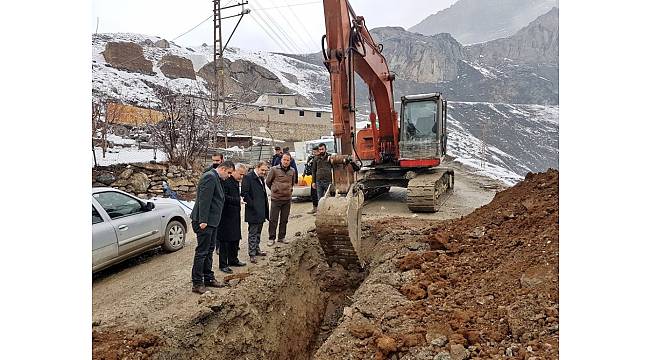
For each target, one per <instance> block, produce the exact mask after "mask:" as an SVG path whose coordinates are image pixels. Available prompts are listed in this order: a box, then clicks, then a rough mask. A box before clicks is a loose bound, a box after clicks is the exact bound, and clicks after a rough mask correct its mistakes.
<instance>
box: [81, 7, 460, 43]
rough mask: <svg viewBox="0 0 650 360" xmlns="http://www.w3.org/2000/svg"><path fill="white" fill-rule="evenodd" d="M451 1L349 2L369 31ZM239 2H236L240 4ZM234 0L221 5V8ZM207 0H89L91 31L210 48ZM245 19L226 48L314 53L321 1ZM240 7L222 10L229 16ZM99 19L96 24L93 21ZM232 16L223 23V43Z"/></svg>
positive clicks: (406, 23)
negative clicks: (138, 36)
mask: <svg viewBox="0 0 650 360" xmlns="http://www.w3.org/2000/svg"><path fill="white" fill-rule="evenodd" d="M455 1H456V0H427V1H423V0H400V1H386V0H350V3H351V4H352V8H353V9H354V11H355V12H356V14H357V15H361V16H364V18H365V19H366V25H367V26H368V28H370V29H372V28H375V27H379V26H401V27H404V28H409V27H411V26H413V25H415V24H417V23H418V22H420V21H422V20H423V19H424V18H426V17H427V16H429V15H431V14H433V13H435V12H437V11H439V10H442V9H445V8H447V7H449V6H450V5H451V4H452V3H454V2H455ZM239 2H241V1H239ZM236 3H237V0H223V1H222V7H223V6H226V5H232V4H236ZM212 6H213V5H212V1H211V0H201V1H198V0H186V1H178V0H174V1H172V0H93V1H92V29H91V31H92V32H95V30H97V31H98V32H100V33H107V32H132V33H140V34H145V35H153V36H160V37H162V38H165V39H167V40H173V39H174V38H176V37H178V36H180V35H181V34H183V33H185V32H186V31H188V30H190V29H192V28H193V27H194V26H196V25H199V23H201V22H202V21H203V20H205V19H207V18H209V20H207V21H205V22H204V23H203V24H201V25H200V26H198V27H197V28H196V29H194V30H192V31H190V32H189V33H187V34H186V35H183V36H181V37H179V38H178V39H176V40H174V42H175V43H177V44H179V45H185V46H198V45H201V44H203V43H207V44H208V45H210V44H212V31H213V30H212V24H213V23H212V17H211V15H212ZM246 7H247V8H250V9H251V14H248V15H245V16H244V18H243V20H242V22H241V24H240V25H239V27H238V28H237V30H236V32H235V34H234V35H233V37H232V40H231V41H230V44H229V46H236V47H241V48H246V49H253V50H266V51H282V52H291V53H295V52H303V53H304V52H316V51H318V50H320V39H321V36H322V35H323V34H324V33H325V25H324V20H323V2H322V1H314V0H248V5H246ZM239 10H241V7H235V8H231V9H226V10H224V11H223V14H222V16H228V15H234V14H237V13H238V11H239ZM98 18H99V22H98ZM237 19H238V18H237V17H235V18H231V19H226V20H223V22H224V28H223V37H224V41H225V40H226V39H227V38H228V36H229V35H230V33H231V32H232V29H233V27H234V26H235V24H236V23H237Z"/></svg>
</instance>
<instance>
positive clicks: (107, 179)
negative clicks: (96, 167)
mask: <svg viewBox="0 0 650 360" xmlns="http://www.w3.org/2000/svg"><path fill="white" fill-rule="evenodd" d="M115 180H117V178H116V177H115V175H113V174H102V175H99V176H98V177H97V178H96V179H95V181H97V182H99V183H102V184H104V185H106V186H110V185H111V184H112V183H113V182H115Z"/></svg>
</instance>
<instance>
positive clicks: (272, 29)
mask: <svg viewBox="0 0 650 360" xmlns="http://www.w3.org/2000/svg"><path fill="white" fill-rule="evenodd" d="M255 15H256V16H257V18H258V19H259V20H261V21H262V22H263V23H264V25H265V26H266V27H267V28H268V29H269V30H270V31H271V32H272V33H273V34H274V35H275V36H276V38H277V39H278V40H279V41H280V43H282V44H283V45H284V48H286V49H287V51H288V52H292V51H294V50H293V49H292V46H291V44H290V43H289V42H287V41H286V40H285V39H284V38H283V37H282V36H281V35H280V34H278V32H276V29H275V28H274V27H273V26H271V24H269V22H268V21H266V20H265V18H264V17H262V16H260V13H256V14H255Z"/></svg>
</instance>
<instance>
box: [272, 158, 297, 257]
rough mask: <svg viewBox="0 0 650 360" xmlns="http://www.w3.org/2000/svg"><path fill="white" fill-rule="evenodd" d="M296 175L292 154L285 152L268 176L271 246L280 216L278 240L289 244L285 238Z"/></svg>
mask: <svg viewBox="0 0 650 360" xmlns="http://www.w3.org/2000/svg"><path fill="white" fill-rule="evenodd" d="M295 177H296V173H295V170H293V168H291V155H289V154H284V155H282V160H280V165H278V166H274V167H272V168H271V172H270V173H269V176H268V177H267V178H266V185H267V186H268V187H269V189H271V214H270V217H269V243H268V245H269V246H273V245H274V244H275V239H276V233H275V231H276V229H277V227H278V218H280V229H278V234H277V239H278V242H280V243H282V244H287V241H286V240H285V239H284V238H285V236H286V235H287V222H289V213H290V212H291V195H292V194H293V184H294V183H295Z"/></svg>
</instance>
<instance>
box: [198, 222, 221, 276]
mask: <svg viewBox="0 0 650 360" xmlns="http://www.w3.org/2000/svg"><path fill="white" fill-rule="evenodd" d="M192 229H193V230H194V233H196V243H197V244H196V249H195V250H194V264H193V265H192V283H193V284H194V285H202V284H203V282H204V281H210V280H214V272H213V271H212V254H213V253H214V248H215V246H216V244H217V241H216V240H217V228H216V227H212V226H206V228H205V229H203V230H201V228H200V227H199V223H198V222H196V221H192Z"/></svg>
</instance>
